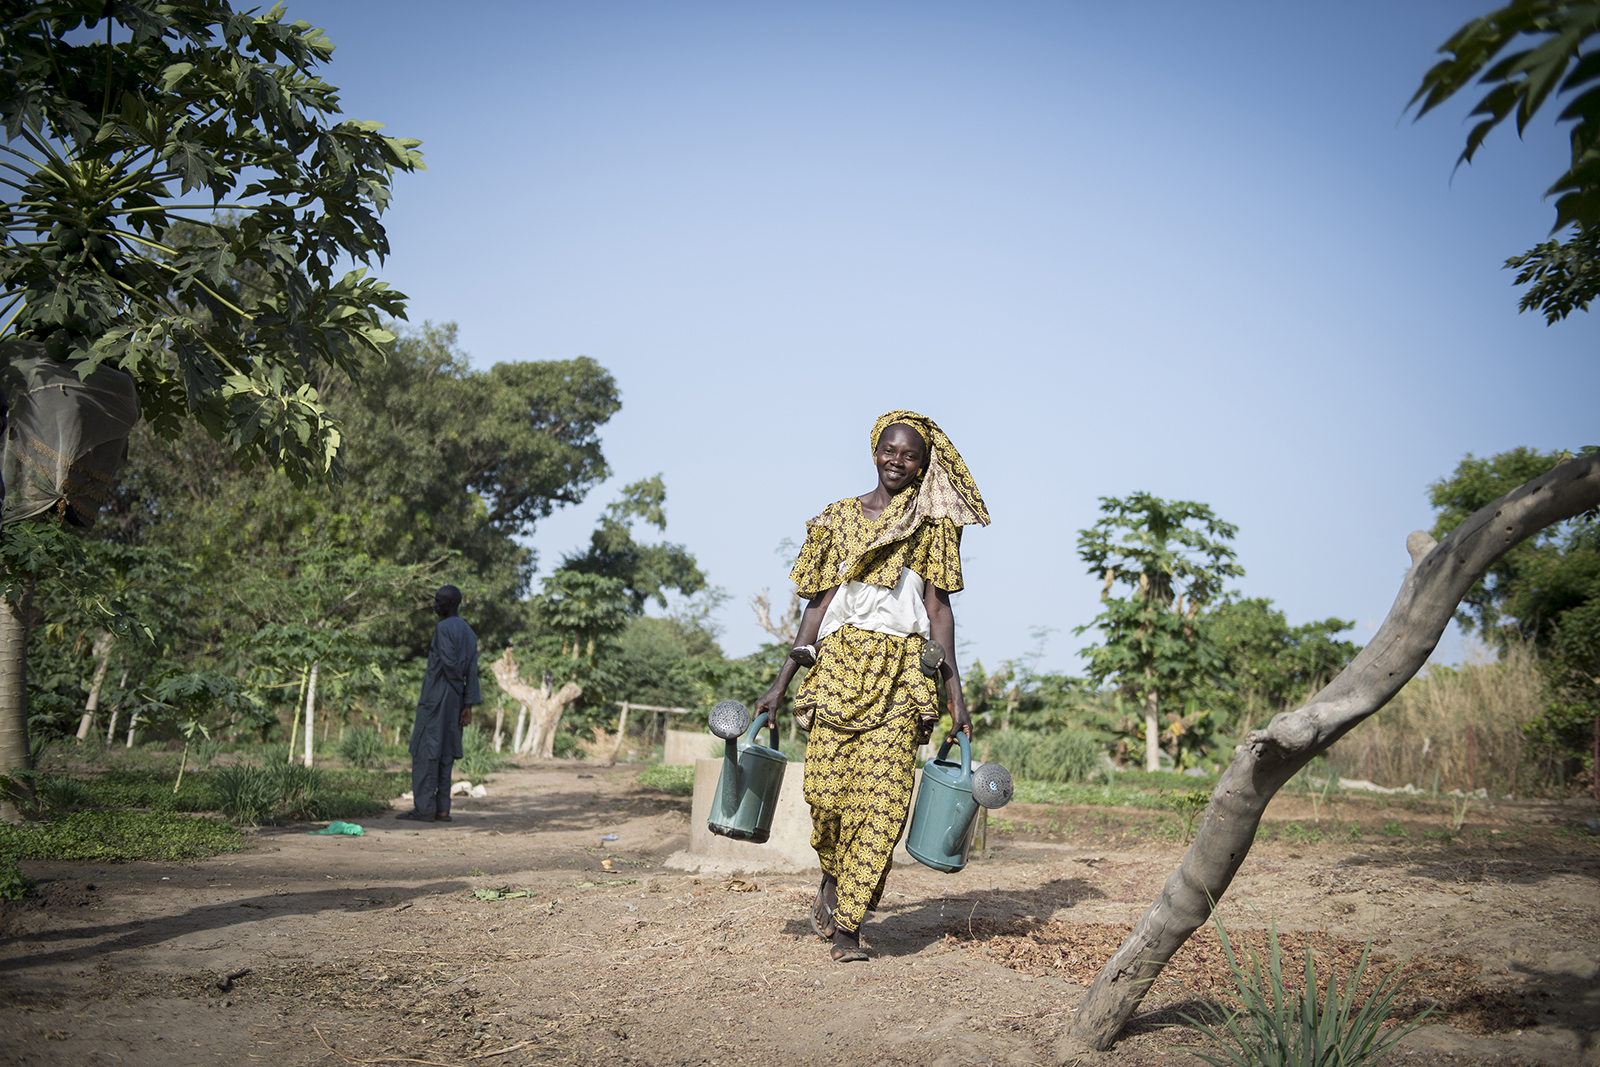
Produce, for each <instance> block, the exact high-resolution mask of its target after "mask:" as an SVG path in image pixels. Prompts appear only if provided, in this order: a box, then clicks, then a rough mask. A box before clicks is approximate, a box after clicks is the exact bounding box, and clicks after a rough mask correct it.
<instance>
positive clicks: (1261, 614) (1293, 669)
mask: <svg viewBox="0 0 1600 1067" xmlns="http://www.w3.org/2000/svg"><path fill="white" fill-rule="evenodd" d="M1200 619H1201V621H1202V622H1203V623H1204V625H1205V626H1206V629H1207V632H1208V635H1209V637H1210V639H1211V641H1212V643H1213V644H1214V645H1215V646H1216V647H1217V649H1218V651H1219V652H1220V653H1221V655H1222V663H1221V665H1220V667H1219V669H1218V670H1217V672H1216V674H1215V675H1213V676H1212V679H1211V680H1210V681H1209V682H1208V683H1207V684H1206V685H1205V686H1204V687H1203V688H1202V689H1201V690H1200V691H1199V694H1198V697H1199V702H1200V704H1201V705H1202V706H1205V707H1214V708H1217V709H1219V710H1220V711H1221V713H1222V722H1221V723H1220V724H1219V725H1220V728H1221V729H1222V730H1223V731H1224V732H1226V733H1228V734H1230V735H1233V736H1238V735H1240V734H1243V733H1244V732H1246V731H1248V730H1249V729H1250V728H1251V727H1252V726H1254V725H1255V724H1257V723H1259V722H1262V721H1264V720H1265V719H1267V718H1271V717H1272V716H1273V715H1275V714H1277V713H1278V712H1280V711H1284V710H1287V709H1288V708H1290V707H1293V706H1296V705H1298V704H1299V703H1301V702H1302V701H1303V700H1305V698H1306V697H1308V696H1310V695H1311V694H1312V693H1314V692H1316V691H1317V690H1318V689H1321V688H1322V687H1323V686H1324V685H1326V684H1328V682H1329V681H1331V680H1332V679H1333V677H1334V676H1335V675H1337V674H1338V673H1339V672H1340V671H1342V670H1344V668H1345V667H1346V666H1348V665H1349V663H1350V661H1351V660H1352V659H1354V658H1355V655H1356V653H1357V652H1359V651H1361V648H1360V646H1359V645H1357V644H1355V642H1353V641H1340V640H1338V639H1337V637H1336V635H1338V634H1341V633H1344V632H1345V631H1346V630H1349V629H1350V628H1351V627H1353V626H1354V625H1355V623H1354V622H1352V621H1350V620H1347V619H1323V620H1321V621H1320V622H1308V623H1305V624H1303V625H1300V626H1290V625H1289V620H1288V619H1287V618H1285V617H1284V614H1283V612H1281V611H1279V610H1278V609H1277V608H1275V607H1273V606H1272V601H1271V600H1268V599H1266V598H1265V597H1254V598H1249V599H1240V598H1235V597H1229V598H1227V599H1224V600H1223V601H1222V602H1221V603H1219V604H1217V606H1216V607H1214V608H1212V609H1210V610H1209V611H1206V612H1204V613H1202V615H1201V616H1200Z"/></svg>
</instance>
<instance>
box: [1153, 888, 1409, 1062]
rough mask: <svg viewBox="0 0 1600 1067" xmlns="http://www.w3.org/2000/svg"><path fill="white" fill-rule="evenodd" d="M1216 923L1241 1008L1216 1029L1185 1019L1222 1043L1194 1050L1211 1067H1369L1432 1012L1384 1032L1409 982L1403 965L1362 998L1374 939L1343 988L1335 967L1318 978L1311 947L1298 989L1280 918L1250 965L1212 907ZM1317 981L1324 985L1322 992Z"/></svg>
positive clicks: (1226, 1015)
mask: <svg viewBox="0 0 1600 1067" xmlns="http://www.w3.org/2000/svg"><path fill="white" fill-rule="evenodd" d="M1212 921H1213V922H1214V923H1215V925H1216V928H1217V937H1218V938H1219V939H1220V940H1221V942H1222V951H1223V954H1224V956H1225V957H1226V958H1227V961H1228V968H1229V970H1230V971H1231V972H1232V976H1233V983H1234V990H1235V992H1236V993H1237V995H1238V998H1239V1002H1240V1005H1241V1006H1240V1007H1239V1008H1238V1009H1236V1010H1224V1011H1223V1012H1222V1018H1221V1021H1220V1022H1219V1023H1218V1024H1217V1025H1216V1026H1212V1025H1211V1024H1209V1023H1206V1022H1203V1021H1201V1020H1198V1019H1195V1018H1194V1017H1193V1016H1189V1015H1184V1016H1183V1020H1184V1022H1185V1023H1187V1024H1188V1025H1189V1026H1190V1027H1192V1028H1193V1029H1195V1030H1198V1031H1199V1032H1200V1033H1202V1034H1204V1035H1205V1036H1206V1037H1208V1038H1210V1039H1211V1040H1212V1041H1214V1042H1216V1043H1217V1044H1218V1045H1220V1046H1222V1055H1220V1056H1217V1055H1212V1054H1210V1053H1206V1052H1194V1053H1192V1055H1194V1056H1197V1057H1198V1058H1200V1059H1202V1060H1204V1061H1205V1062H1207V1063H1209V1064H1211V1065H1212V1067H1363V1065H1365V1064H1374V1063H1376V1062H1377V1061H1378V1060H1379V1059H1381V1058H1382V1057H1383V1055H1384V1054H1385V1053H1386V1052H1388V1050H1389V1049H1390V1048H1392V1047H1393V1046H1394V1045H1395V1044H1396V1043H1398V1042H1399V1041H1400V1040H1401V1039H1402V1038H1404V1037H1405V1036H1406V1035H1407V1034H1409V1033H1410V1032H1411V1031H1412V1030H1415V1029H1416V1028H1417V1027H1418V1026H1419V1025H1421V1022H1422V1020H1423V1019H1425V1018H1426V1017H1427V1016H1428V1014H1429V1012H1427V1011H1425V1012H1423V1013H1422V1015H1420V1016H1418V1017H1417V1018H1416V1019H1413V1020H1412V1021H1410V1022H1408V1023H1406V1024H1405V1025H1403V1026H1396V1027H1392V1028H1388V1029H1385V1026H1386V1024H1387V1022H1388V1018H1389V1016H1390V1014H1392V1013H1393V1011H1394V1009H1395V1007H1396V1006H1397V1005H1396V1003H1395V1001H1396V998H1397V997H1398V996H1399V994H1400V991H1401V989H1402V988H1403V987H1404V985H1405V980H1404V979H1403V978H1401V977H1400V973H1399V971H1398V970H1396V971H1393V972H1391V973H1389V974H1387V975H1384V976H1383V977H1381V978H1380V979H1379V980H1378V982H1377V984H1376V985H1375V987H1374V988H1373V990H1372V992H1371V993H1370V994H1368V995H1367V996H1366V997H1365V998H1361V997H1360V993H1359V990H1360V987H1361V980H1362V978H1364V977H1365V976H1366V973H1367V965H1368V963H1369V961H1370V959H1371V956H1372V944H1371V943H1370V942H1368V944H1367V946H1366V948H1365V949H1363V950H1362V953H1361V959H1360V960H1359V961H1358V962H1357V963H1356V969H1355V970H1354V971H1353V972H1351V974H1350V976H1349V977H1348V978H1347V979H1346V980H1345V987H1344V989H1343V990H1342V991H1341V990H1340V989H1339V976H1338V973H1337V972H1336V971H1334V970H1332V969H1330V970H1329V971H1328V973H1327V975H1326V978H1325V979H1319V976H1318V973H1317V968H1316V962H1315V960H1314V959H1313V957H1312V953H1311V949H1310V947H1309V946H1308V947H1307V948H1306V959H1305V974H1304V975H1303V977H1302V979H1301V981H1300V982H1299V984H1298V987H1296V986H1295V985H1294V984H1293V983H1291V982H1288V981H1286V980H1285V979H1284V974H1283V964H1282V958H1281V953H1280V950H1279V946H1278V926H1277V923H1273V925H1272V932H1271V936H1270V940H1269V942H1268V944H1269V948H1268V952H1267V957H1266V959H1265V960H1263V959H1262V958H1261V956H1260V954H1259V953H1257V952H1256V950H1255V949H1253V948H1252V949H1251V950H1250V966H1249V969H1248V970H1246V969H1245V968H1244V967H1243V966H1241V964H1240V962H1239V960H1238V957H1237V956H1236V955H1235V953H1234V949H1233V943H1232V941H1230V940H1229V938H1228V931H1227V930H1226V929H1225V928H1224V927H1223V925H1222V919H1221V917H1220V916H1218V915H1216V913H1215V912H1213V913H1212ZM1319 981H1323V982H1325V993H1323V994H1322V995H1321V996H1320V997H1319V994H1318V991H1317V987H1318V984H1319ZM1430 1011H1431V1009H1430Z"/></svg>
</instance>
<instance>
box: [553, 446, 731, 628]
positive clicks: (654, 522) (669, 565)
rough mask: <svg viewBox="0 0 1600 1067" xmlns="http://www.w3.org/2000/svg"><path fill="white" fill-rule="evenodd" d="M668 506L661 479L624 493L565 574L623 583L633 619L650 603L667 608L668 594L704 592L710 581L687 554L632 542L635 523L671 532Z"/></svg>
mask: <svg viewBox="0 0 1600 1067" xmlns="http://www.w3.org/2000/svg"><path fill="white" fill-rule="evenodd" d="M666 501H667V487H666V485H665V483H663V482H662V480H661V475H659V474H658V475H656V476H655V477H654V478H646V479H644V480H643V481H638V482H634V483H633V484H631V485H628V486H626V487H624V488H623V490H622V499H621V500H618V501H616V502H615V503H613V504H611V505H609V506H608V507H607V508H606V510H605V513H604V514H603V515H602V516H601V517H600V525H599V526H598V527H597V528H596V529H595V531H594V533H593V534H591V535H590V538H589V550H588V551H587V552H585V553H583V554H582V555H576V554H574V555H569V556H567V557H566V558H565V559H563V560H562V561H561V569H562V570H565V571H571V572H576V573H578V574H593V575H603V576H605V577H607V578H615V579H618V580H620V581H621V583H622V585H621V589H622V591H623V592H624V593H625V595H626V597H627V610H628V612H629V613H630V614H632V615H639V614H642V613H643V611H644V605H645V602H646V601H648V600H654V601H655V602H656V603H657V604H658V605H659V606H661V607H663V608H665V607H666V606H667V591H668V590H669V589H675V590H677V591H678V592H680V593H682V594H683V595H684V596H693V595H694V594H695V593H697V592H699V591H700V590H701V589H703V588H705V584H706V577H705V575H704V574H702V573H701V572H700V567H699V566H698V565H697V564H696V563H695V559H694V557H693V556H692V555H690V554H689V551H688V549H686V548H684V547H683V546H682V545H668V544H662V545H641V544H639V543H637V542H636V541H634V539H633V521H632V520H634V519H639V520H640V521H642V522H646V523H648V524H650V525H651V526H654V527H655V528H656V529H658V530H665V529H666V528H667V513H666Z"/></svg>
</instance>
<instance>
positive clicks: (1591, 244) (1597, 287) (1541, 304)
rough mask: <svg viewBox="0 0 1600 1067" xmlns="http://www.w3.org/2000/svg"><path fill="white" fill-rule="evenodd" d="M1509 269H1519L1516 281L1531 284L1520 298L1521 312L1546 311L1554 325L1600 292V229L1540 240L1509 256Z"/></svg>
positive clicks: (1586, 303)
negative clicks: (1524, 250) (1561, 237)
mask: <svg viewBox="0 0 1600 1067" xmlns="http://www.w3.org/2000/svg"><path fill="white" fill-rule="evenodd" d="M1506 269H1508V270H1514V271H1516V272H1517V278H1516V281H1515V283H1514V284H1516V285H1526V286H1527V287H1528V288H1527V289H1525V290H1524V291H1523V293H1522V298H1521V299H1520V300H1518V301H1517V309H1518V310H1519V311H1533V310H1535V309H1537V310H1540V311H1543V312H1544V318H1545V322H1546V323H1547V324H1549V325H1552V326H1553V325H1555V324H1556V323H1557V322H1560V321H1561V320H1562V319H1564V318H1566V317H1567V316H1568V315H1570V314H1572V313H1573V312H1574V311H1588V310H1589V305H1590V304H1591V303H1593V302H1594V298H1595V297H1596V296H1597V295H1600V228H1594V227H1590V228H1588V229H1582V230H1578V231H1577V232H1576V233H1574V234H1573V235H1572V236H1571V237H1570V238H1568V239H1567V240H1565V241H1562V240H1559V239H1557V240H1550V241H1541V242H1539V243H1538V244H1536V245H1534V246H1533V247H1532V248H1530V249H1528V251H1526V252H1524V253H1522V254H1521V255H1519V256H1511V257H1509V258H1507V259H1506Z"/></svg>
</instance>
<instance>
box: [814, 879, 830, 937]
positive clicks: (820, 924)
mask: <svg viewBox="0 0 1600 1067" xmlns="http://www.w3.org/2000/svg"><path fill="white" fill-rule="evenodd" d="M822 889H823V887H822V886H818V887H817V899H816V900H815V901H813V902H812V904H811V929H813V930H815V931H816V932H817V936H818V937H820V938H822V940H824V941H832V940H833V909H832V908H830V907H828V902H827V901H826V900H824V899H823V896H822Z"/></svg>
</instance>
